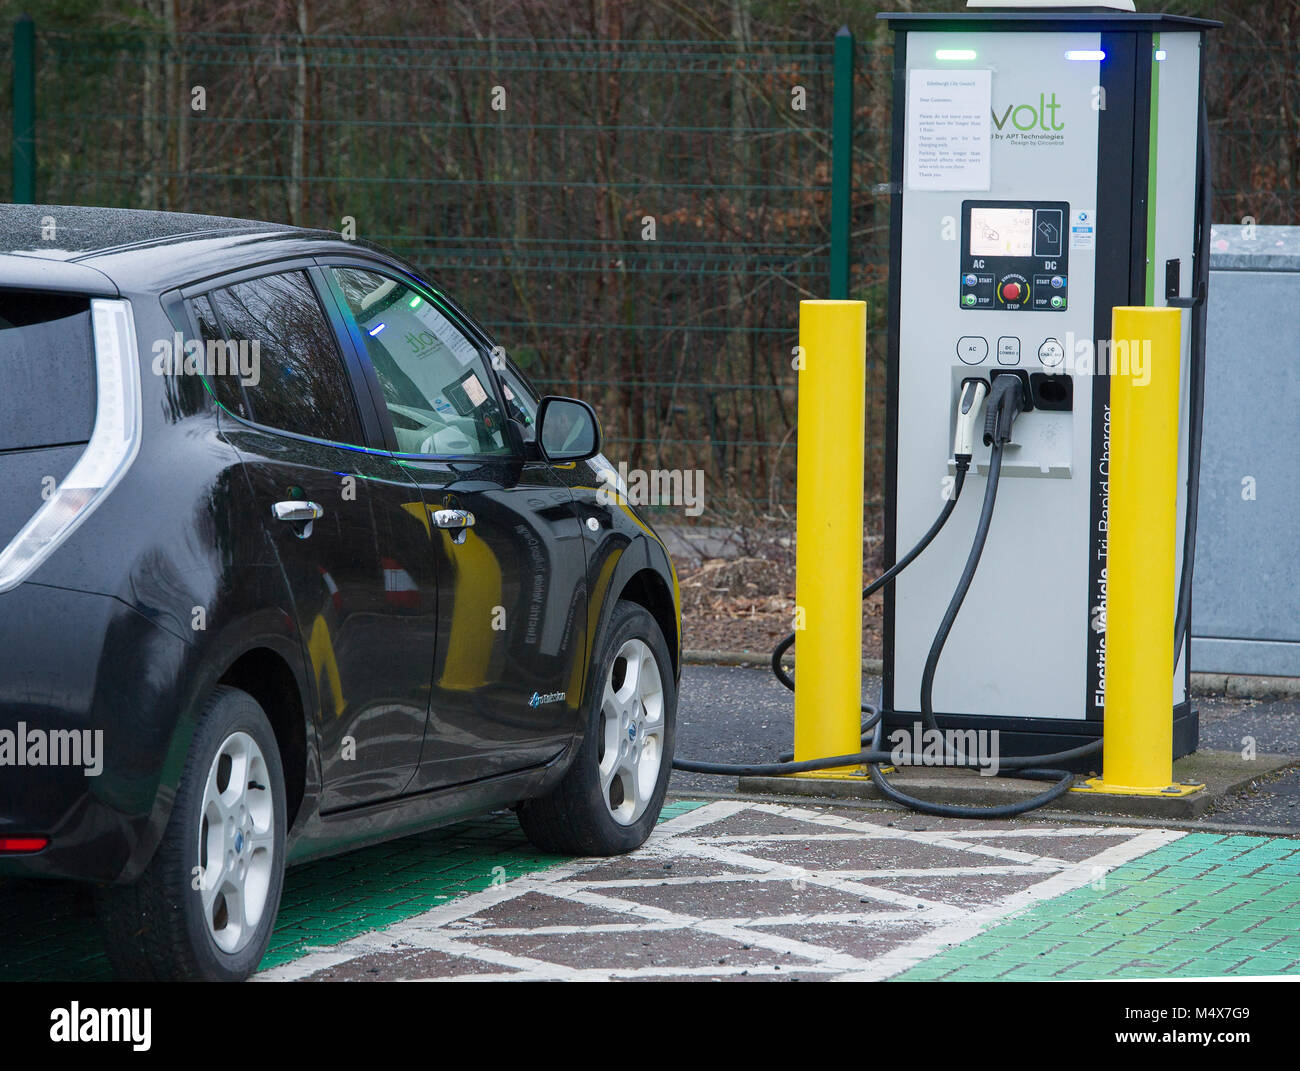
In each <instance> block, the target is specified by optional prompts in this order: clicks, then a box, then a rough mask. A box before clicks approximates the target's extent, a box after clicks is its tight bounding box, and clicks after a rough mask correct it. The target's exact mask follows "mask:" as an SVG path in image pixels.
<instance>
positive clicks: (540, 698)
mask: <svg viewBox="0 0 1300 1071" xmlns="http://www.w3.org/2000/svg"><path fill="white" fill-rule="evenodd" d="M567 694H568V693H567V692H547V693H546V694H545V695H540V694H539V693H537V692H534V693H533V697H532V698H531V699H530V700H528V705H529V706H530V707H540V706H541V705H542V704H543V703H563V702H564V697H565V696H566V695H567Z"/></svg>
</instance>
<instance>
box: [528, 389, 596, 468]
mask: <svg viewBox="0 0 1300 1071" xmlns="http://www.w3.org/2000/svg"><path fill="white" fill-rule="evenodd" d="M537 448H538V450H539V451H540V452H541V455H542V460H543V461H547V462H550V464H552V465H562V464H567V463H568V462H571V461H586V460H587V458H589V457H595V456H596V455H597V454H598V453H600V421H599V420H597V419H596V411H595V410H594V409H592V407H591V406H589V405H588V404H587V403H586V402H583V401H579V400H578V399H577V398H560V397H556V396H555V395H551V396H549V397H546V398H543V399H542V404H541V405H540V406H538V408H537Z"/></svg>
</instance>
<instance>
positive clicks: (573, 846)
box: [516, 602, 677, 856]
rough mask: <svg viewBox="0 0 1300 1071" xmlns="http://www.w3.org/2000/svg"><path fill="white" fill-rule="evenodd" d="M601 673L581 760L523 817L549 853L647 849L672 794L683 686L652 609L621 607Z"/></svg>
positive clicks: (599, 660) (593, 688)
mask: <svg viewBox="0 0 1300 1071" xmlns="http://www.w3.org/2000/svg"><path fill="white" fill-rule="evenodd" d="M593 670H594V672H593V673H592V674H591V676H590V678H589V680H590V683H589V685H588V688H587V695H586V697H585V701H584V706H585V710H586V730H585V732H584V734H583V738H582V742H581V744H580V745H579V748H578V753H577V755H576V756H575V757H574V760H573V762H572V764H571V765H570V766H569V769H568V771H567V772H566V773H565V775H564V778H563V780H561V781H560V783H559V784H558V785H557V786H556V787H555V789H554V790H553V791H552V792H551V793H550V794H549V795H547V796H544V797H541V798H540V799H533V800H525V801H524V802H523V803H521V804H520V805H519V808H518V810H517V812H516V813H517V814H518V816H519V823H520V825H522V826H523V829H524V833H525V834H526V835H527V837H528V839H529V840H530V841H531V842H532V843H533V844H534V845H535V846H536V847H538V848H541V849H542V850H543V851H548V852H557V853H561V854H565V855H599V856H603V855H618V854H621V853H623V852H630V851H632V850H633V849H634V848H639V847H640V846H641V845H642V844H644V843H645V841H646V838H647V837H649V836H650V833H651V831H652V830H653V829H654V825H655V822H656V821H657V820H658V818H659V811H660V810H661V809H662V807H663V802H664V796H665V794H666V793H667V791H668V778H669V775H670V774H671V772H672V757H673V740H674V733H675V728H676V720H677V684H676V681H675V679H674V677H673V666H672V660H671V659H670V658H669V655H668V644H667V643H666V642H665V641H664V636H663V632H662V631H661V630H660V628H659V625H658V623H657V622H656V621H655V619H654V618H653V617H652V616H651V615H650V613H649V612H648V611H647V610H646V609H645V608H644V607H642V606H639V605H637V604H636V603H631V602H620V603H618V604H617V605H616V606H615V607H614V613H613V615H612V617H611V618H610V622H609V626H608V628H606V630H605V637H604V639H603V641H602V642H601V645H600V648H599V651H598V653H597V657H595V658H594V659H593ZM633 673H635V677H632V676H630V675H631V674H633Z"/></svg>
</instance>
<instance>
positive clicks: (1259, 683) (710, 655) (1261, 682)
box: [682, 649, 1300, 699]
mask: <svg viewBox="0 0 1300 1071" xmlns="http://www.w3.org/2000/svg"><path fill="white" fill-rule="evenodd" d="M682 659H683V661H684V662H685V663H686V664H687V665H693V666H759V667H764V666H769V665H771V662H772V656H771V655H770V654H765V653H763V652H759V651H710V650H692V649H687V650H685V651H683V652H682ZM782 665H784V666H785V667H786V668H787V669H789V668H792V667H793V666H794V659H793V658H791V657H787V658H784V659H782ZM862 672H863V673H866V674H871V675H874V676H879V675H880V674H881V673H883V672H884V663H883V662H882V661H881V660H880V659H879V658H864V659H863V660H862ZM1192 692H1193V693H1194V694H1195V695H1206V696H1211V695H1223V696H1228V697H1229V698H1239V699H1300V677H1256V676H1244V675H1236V674H1230V673H1193V674H1192Z"/></svg>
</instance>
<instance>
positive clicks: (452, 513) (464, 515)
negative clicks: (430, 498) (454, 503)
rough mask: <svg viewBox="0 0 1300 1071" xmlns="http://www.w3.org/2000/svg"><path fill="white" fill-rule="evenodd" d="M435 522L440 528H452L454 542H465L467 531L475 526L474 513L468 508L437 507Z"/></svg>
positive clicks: (434, 514) (434, 516)
mask: <svg viewBox="0 0 1300 1071" xmlns="http://www.w3.org/2000/svg"><path fill="white" fill-rule="evenodd" d="M433 523H434V524H435V525H437V526H438V527H439V528H450V529H451V530H452V536H451V541H452V542H453V543H464V542H465V533H466V532H467V531H468V530H469V529H471V528H473V527H474V514H472V513H470V511H469V510H467V509H436V510H434V511H433Z"/></svg>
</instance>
